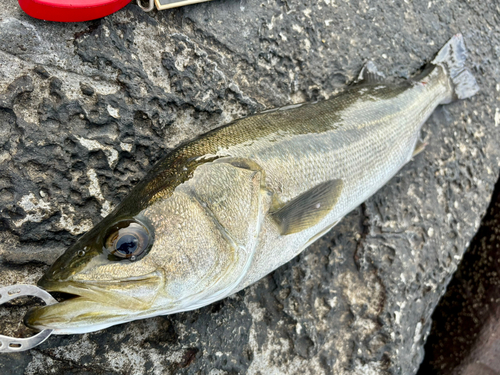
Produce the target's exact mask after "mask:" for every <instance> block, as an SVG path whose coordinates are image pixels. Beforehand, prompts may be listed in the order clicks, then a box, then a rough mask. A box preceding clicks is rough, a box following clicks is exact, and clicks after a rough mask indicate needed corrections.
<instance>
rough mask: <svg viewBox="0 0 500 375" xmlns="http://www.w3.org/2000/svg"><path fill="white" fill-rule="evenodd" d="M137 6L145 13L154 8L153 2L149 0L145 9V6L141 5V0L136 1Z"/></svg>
mask: <svg viewBox="0 0 500 375" xmlns="http://www.w3.org/2000/svg"><path fill="white" fill-rule="evenodd" d="M137 5H139V8H141V9H142V10H143V11H145V12H151V11H152V10H153V8H154V7H155V1H154V0H149V5H148V7H147V8H146V7H145V6H143V5H142V1H141V0H137Z"/></svg>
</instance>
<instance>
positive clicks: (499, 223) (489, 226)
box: [419, 182, 500, 375]
mask: <svg viewBox="0 0 500 375" xmlns="http://www.w3.org/2000/svg"><path fill="white" fill-rule="evenodd" d="M499 236H500V182H498V183H497V185H496V189H495V192H494V194H493V200H492V202H491V205H490V207H489V209H488V213H487V215H486V216H485V217H484V219H483V222H482V224H481V227H480V228H479V231H478V233H477V234H476V236H475V237H474V240H473V241H472V243H471V245H470V248H469V249H468V250H467V252H466V253H465V255H464V259H463V261H462V263H460V265H459V267H458V269H457V272H456V273H455V275H454V276H453V279H452V280H451V282H450V284H449V285H448V289H447V291H446V294H445V295H444V296H443V298H442V300H441V301H440V302H439V305H438V306H437V308H436V311H435V312H434V314H433V316H432V318H433V325H432V329H431V334H430V336H429V339H428V341H427V343H426V355H425V360H424V362H423V364H422V366H421V367H420V370H419V374H422V375H452V374H454V375H476V374H485V375H495V374H500V358H499V356H498V352H499V349H500V298H499V297H500V241H499V239H500V237H499Z"/></svg>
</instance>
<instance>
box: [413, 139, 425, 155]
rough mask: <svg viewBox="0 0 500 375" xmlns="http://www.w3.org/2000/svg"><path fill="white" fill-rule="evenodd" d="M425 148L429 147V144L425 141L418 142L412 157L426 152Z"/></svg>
mask: <svg viewBox="0 0 500 375" xmlns="http://www.w3.org/2000/svg"><path fill="white" fill-rule="evenodd" d="M425 146H427V143H426V142H424V141H421V140H420V139H419V140H418V141H417V144H416V145H415V149H414V150H413V155H412V157H415V156H417V155H418V154H420V153H421V152H422V151H424V150H425Z"/></svg>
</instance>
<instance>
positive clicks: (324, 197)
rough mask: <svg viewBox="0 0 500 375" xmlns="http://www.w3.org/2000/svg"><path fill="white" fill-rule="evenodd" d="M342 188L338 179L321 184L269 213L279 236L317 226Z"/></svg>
mask: <svg viewBox="0 0 500 375" xmlns="http://www.w3.org/2000/svg"><path fill="white" fill-rule="evenodd" d="M343 186H344V182H343V181H342V180H340V179H339V180H331V181H326V182H322V183H321V184H319V185H317V186H315V187H313V188H312V189H311V190H308V191H306V192H305V193H302V194H300V195H299V196H298V197H296V198H295V199H293V200H291V201H290V202H288V203H286V204H285V205H284V206H283V207H281V208H280V209H278V210H277V211H275V212H273V213H271V217H272V218H273V219H274V221H275V222H276V223H277V224H278V226H279V228H280V232H281V234H282V235H286V234H292V233H298V232H301V231H303V230H305V229H308V228H311V227H312V226H314V225H316V224H318V223H319V222H320V221H321V220H322V219H323V218H324V217H325V216H326V215H327V214H328V213H329V212H330V211H331V210H332V208H333V207H334V206H335V204H336V203H337V201H338V199H339V197H340V193H341V192H342V188H343Z"/></svg>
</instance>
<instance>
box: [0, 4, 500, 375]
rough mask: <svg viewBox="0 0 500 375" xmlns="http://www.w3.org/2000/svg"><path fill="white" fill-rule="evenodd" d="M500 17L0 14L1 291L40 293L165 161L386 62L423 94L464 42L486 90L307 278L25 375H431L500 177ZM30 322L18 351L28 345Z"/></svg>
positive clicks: (391, 12)
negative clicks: (441, 319)
mask: <svg viewBox="0 0 500 375" xmlns="http://www.w3.org/2000/svg"><path fill="white" fill-rule="evenodd" d="M499 25H500V9H499V8H498V5H496V4H495V3H494V2H463V1H459V0H450V1H447V2H433V1H429V2H407V1H403V0H395V1H393V0H391V1H389V0H381V1H378V2H368V1H366V0H355V1H350V2H345V1H339V0H323V1H319V2H313V1H309V2H304V1H295V0H293V1H287V0H284V1H281V0H276V1H266V2H259V1H256V0H240V1H236V0H225V1H224V0H214V1H212V2H209V3H205V4H199V5H195V6H191V7H186V8H182V9H177V10H173V11H162V12H156V11H153V12H152V13H149V14H146V13H143V12H142V11H141V10H140V9H139V8H138V7H137V6H135V5H129V6H127V7H126V8H124V9H123V10H121V11H119V12H117V13H115V14H113V15H111V16H109V17H106V18H104V19H101V20H96V21H92V22H87V23H78V24H58V23H50V22H43V21H38V20H35V19H31V18H30V17H28V16H26V15H24V14H23V13H22V11H21V10H20V9H19V8H18V6H17V4H16V2H15V1H14V0H8V2H7V4H4V5H3V7H2V8H1V10H0V66H1V69H0V284H2V285H7V284H12V283H16V282H17V283H21V282H22V283H35V282H36V280H37V279H38V278H39V277H40V276H41V274H42V273H43V272H44V270H46V269H47V267H48V265H49V264H50V263H51V262H52V261H53V260H54V259H55V258H56V257H57V256H58V255H59V254H60V253H61V252H62V251H63V250H64V249H65V247H67V246H68V245H69V244H71V243H72V242H73V241H75V239H76V238H77V236H78V235H80V234H81V233H83V232H85V231H86V230H88V229H89V228H90V227H91V226H92V225H93V224H95V223H97V222H98V221H99V220H100V219H101V218H102V216H105V215H106V213H107V212H109V211H110V210H111V209H112V208H113V207H114V206H115V205H116V204H117V203H118V202H119V201H120V200H121V199H122V198H123V197H124V196H125V195H126V194H127V192H128V191H130V189H131V187H132V186H133V185H134V184H135V183H136V182H137V181H138V180H139V179H140V178H141V177H142V176H144V174H145V173H146V172H147V170H148V168H149V167H150V166H151V165H152V164H153V163H154V162H155V161H156V160H158V159H159V158H160V157H161V156H162V153H163V152H164V150H165V149H167V148H168V147H172V146H173V145H175V144H177V143H178V142H180V141H183V140H187V139H190V138H192V137H194V136H195V135H197V134H200V133H203V132H206V131H207V130H209V129H213V128H215V127H217V126H219V125H222V124H224V123H227V122H228V121H230V120H232V119H234V118H239V117H242V116H244V115H247V114H250V113H254V112H256V111H259V110H263V109H267V108H273V107H277V106H281V105H286V104H290V103H297V102H301V101H305V100H316V99H323V98H328V97H330V96H331V95H333V94H334V93H335V91H336V90H338V89H339V88H341V87H343V86H344V85H346V84H347V83H349V82H351V81H352V80H353V79H354V77H355V76H356V75H357V73H358V72H359V70H360V69H361V66H362V65H363V63H364V62H366V60H368V59H372V60H373V61H374V62H375V63H376V64H377V65H378V67H379V69H380V70H381V71H384V72H385V73H386V74H387V75H388V76H394V77H408V76H410V75H411V74H412V73H413V72H415V71H416V70H417V69H418V68H419V67H421V65H422V64H423V63H424V62H425V61H428V60H429V59H430V58H432V56H433V55H434V54H435V53H436V52H437V51H438V50H439V48H440V47H441V46H442V45H443V44H444V43H445V42H446V41H447V40H448V39H449V38H450V37H451V36H452V35H453V34H454V33H457V32H462V33H463V34H464V37H465V40H466V43H467V45H468V48H469V51H470V59H469V66H471V67H472V68H473V73H474V75H475V76H476V77H477V80H478V83H479V85H480V87H481V91H480V93H478V94H477V95H476V96H475V97H474V98H472V99H470V100H467V101H463V102H457V103H453V104H450V105H447V106H444V107H440V108H438V109H437V110H436V112H435V113H434V115H433V116H432V118H431V119H430V120H429V121H428V123H427V124H426V125H425V126H424V130H423V137H424V138H425V139H426V141H427V142H428V144H429V145H428V146H427V148H426V150H425V152H424V153H422V154H420V155H418V156H417V157H416V158H415V160H414V161H413V162H412V163H410V164H409V165H407V166H406V167H405V168H404V169H403V170H402V171H401V172H400V173H399V174H398V175H397V176H396V177H395V178H393V179H392V181H390V182H389V184H387V185H386V186H385V187H384V188H383V189H381V191H380V192H378V193H377V194H376V195H375V196H374V197H373V198H371V199H370V200H368V201H367V202H366V203H365V204H363V205H362V206H361V207H360V208H358V209H357V210H355V211H354V212H352V213H351V214H350V215H348V216H347V217H346V218H345V219H344V220H343V221H342V222H341V223H340V224H339V225H338V226H337V227H336V228H335V229H334V230H333V231H331V232H330V233H329V234H327V235H326V236H325V237H323V238H322V239H321V240H320V241H318V242H317V243H315V244H314V245H313V246H311V247H310V248H309V249H308V250H306V251H305V252H304V253H303V254H302V255H300V256H299V257H298V258H296V259H294V260H293V261H291V262H290V263H288V264H286V265H285V266H283V267H281V268H280V269H278V270H277V271H275V272H274V273H272V274H270V275H269V276H267V277H266V278H264V279H263V280H261V281H260V282H258V283H256V284H255V285H253V286H251V287H249V288H247V289H246V290H244V291H242V292H240V293H238V294H237V295H235V296H233V297H231V298H228V299H225V300H223V301H221V302H219V303H217V304H214V305H212V306H208V307H206V308H203V309H200V310H196V311H193V312H187V313H182V314H177V315H174V316H166V317H157V318H152V319H147V320H144V321H137V322H133V323H129V324H126V325H121V326H116V327H112V328H109V329H107V330H105V331H102V332H98V333H92V334H85V335H74V336H53V337H51V338H50V339H49V340H48V341H47V342H46V343H44V344H43V345H41V346H39V347H37V348H36V349H34V350H31V351H29V352H24V353H17V354H12V355H2V360H1V361H0V372H2V373H9V374H39V373H54V374H63V373H78V374H174V373H179V374H211V375H216V374H243V373H247V374H405V375H406V374H415V373H416V372H417V369H418V366H419V364H420V362H421V360H422V358H423V344H424V342H425V338H426V336H427V334H428V332H429V328H430V324H431V320H430V316H431V314H432V311H433V310H434V307H435V306H436V304H437V301H438V299H439V297H440V296H441V295H442V294H443V292H444V289H445V287H446V284H447V283H448V281H449V279H450V277H451V275H452V273H453V272H454V271H455V269H456V267H457V265H458V263H459V262H460V260H461V258H462V255H463V253H464V251H465V249H466V247H467V245H468V243H469V241H470V240H471V238H472V236H473V235H474V233H475V231H476V230H477V228H478V226H479V223H480V219H481V217H482V215H483V214H484V213H485V210H486V208H487V206H488V202H489V199H490V195H491V193H492V191H493V186H494V183H495V181H496V180H497V178H498V172H499V166H500V145H499V143H500V127H498V124H499V123H500V109H499V107H500V103H499V100H500V92H499V91H500V68H499V64H498V59H499V58H500V26H499ZM20 316H22V312H21V311H20V310H19V308H18V307H17V306H10V307H9V306H7V307H5V308H3V309H1V310H0V318H1V319H2V321H6V319H7V318H12V317H13V318H14V319H17V320H13V322H14V323H13V324H7V325H5V326H4V327H3V328H2V329H3V330H4V333H11V334H14V333H19V331H21V329H20V328H18V326H17V323H18V322H19V319H20Z"/></svg>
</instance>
